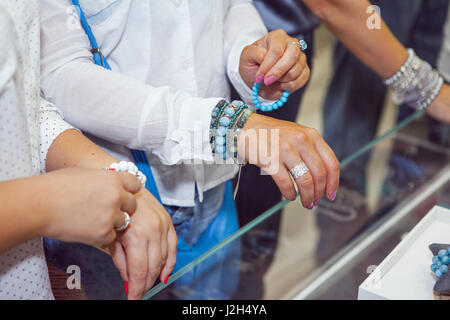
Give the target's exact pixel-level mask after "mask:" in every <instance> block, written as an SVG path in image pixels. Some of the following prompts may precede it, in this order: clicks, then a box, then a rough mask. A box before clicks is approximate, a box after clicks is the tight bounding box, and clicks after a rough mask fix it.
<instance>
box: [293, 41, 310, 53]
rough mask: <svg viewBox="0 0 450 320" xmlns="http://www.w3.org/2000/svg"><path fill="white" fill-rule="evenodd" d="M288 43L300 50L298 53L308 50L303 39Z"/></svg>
mask: <svg viewBox="0 0 450 320" xmlns="http://www.w3.org/2000/svg"><path fill="white" fill-rule="evenodd" d="M289 43H292V44H295V45H296V46H297V47H299V48H300V51H305V50H306V49H308V44H307V43H306V41H305V40H303V39H300V40H298V41H291V42H289Z"/></svg>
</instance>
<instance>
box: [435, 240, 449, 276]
mask: <svg viewBox="0 0 450 320" xmlns="http://www.w3.org/2000/svg"><path fill="white" fill-rule="evenodd" d="M432 261H433V264H432V265H431V271H433V272H434V273H435V274H436V277H437V278H438V279H439V278H440V277H442V276H443V275H444V274H446V273H447V272H448V264H450V248H448V250H445V249H442V250H439V252H438V254H437V255H436V256H434V257H433V259H432Z"/></svg>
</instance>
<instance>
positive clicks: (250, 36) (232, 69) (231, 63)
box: [224, 0, 272, 104]
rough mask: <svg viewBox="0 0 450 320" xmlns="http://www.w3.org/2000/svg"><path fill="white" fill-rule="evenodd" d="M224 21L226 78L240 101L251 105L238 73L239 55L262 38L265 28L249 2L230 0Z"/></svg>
mask: <svg viewBox="0 0 450 320" xmlns="http://www.w3.org/2000/svg"><path fill="white" fill-rule="evenodd" d="M224 19H225V21H224V32H225V34H224V39H225V46H224V50H225V57H228V58H227V74H228V78H229V79H230V81H231V83H232V84H233V86H234V88H235V89H236V91H237V92H238V93H239V95H240V97H241V99H242V100H243V101H244V102H245V103H247V104H251V103H252V99H251V95H252V91H251V89H250V88H249V87H248V86H247V85H246V84H245V82H244V80H243V79H242V77H241V75H240V73H239V64H240V59H241V53H242V50H244V47H246V46H247V45H250V44H252V43H253V42H255V41H257V40H259V39H261V38H263V37H264V36H265V35H266V34H267V28H266V27H265V25H264V23H263V21H262V19H261V16H260V15H259V13H258V11H257V10H256V8H255V7H254V6H253V2H252V1H251V0H230V1H229V6H228V10H226V11H225V17H224ZM260 101H261V103H271V102H272V101H270V100H267V99H262V98H260Z"/></svg>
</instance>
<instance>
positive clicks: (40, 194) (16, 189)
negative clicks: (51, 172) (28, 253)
mask: <svg viewBox="0 0 450 320" xmlns="http://www.w3.org/2000/svg"><path fill="white" fill-rule="evenodd" d="M46 178H47V177H46V176H37V177H31V178H24V179H17V180H11V181H5V182H1V183H0V203H1V204H2V205H1V207H0V219H1V221H3V222H7V223H0V253H2V252H4V251H6V250H8V249H10V248H12V247H14V246H16V245H19V244H21V243H23V242H25V241H28V240H30V239H33V238H36V237H40V236H44V234H43V232H44V231H43V230H44V224H45V221H46V220H47V218H46V214H47V212H46V210H45V209H44V208H43V206H42V203H41V201H42V200H43V199H46V198H47V197H48V196H51V195H48V194H45V190H46V187H45V183H46V182H45V181H46Z"/></svg>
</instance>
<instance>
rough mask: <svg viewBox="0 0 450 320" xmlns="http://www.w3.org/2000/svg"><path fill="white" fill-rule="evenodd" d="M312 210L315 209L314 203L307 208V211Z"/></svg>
mask: <svg viewBox="0 0 450 320" xmlns="http://www.w3.org/2000/svg"><path fill="white" fill-rule="evenodd" d="M312 208H314V202H311V204H310V205H309V206H307V207H306V209H309V210H311V209H312Z"/></svg>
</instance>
